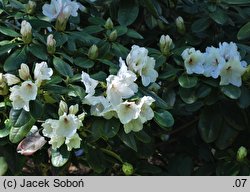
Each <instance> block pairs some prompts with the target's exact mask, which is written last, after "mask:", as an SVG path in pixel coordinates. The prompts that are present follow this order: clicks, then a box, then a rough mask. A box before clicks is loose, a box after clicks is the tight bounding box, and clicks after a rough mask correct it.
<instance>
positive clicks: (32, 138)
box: [17, 131, 47, 156]
mask: <svg viewBox="0 0 250 192" xmlns="http://www.w3.org/2000/svg"><path fill="white" fill-rule="evenodd" d="M46 142H47V141H46V140H45V139H44V137H43V136H41V135H40V134H39V132H38V131H37V132H35V133H33V134H31V135H29V136H28V137H26V138H25V139H23V140H22V141H21V142H20V143H19V144H18V146H17V152H18V153H20V154H21V155H25V156H29V155H32V154H34V153H35V152H36V151H37V150H39V149H41V148H42V147H43V146H44V145H45V143H46Z"/></svg>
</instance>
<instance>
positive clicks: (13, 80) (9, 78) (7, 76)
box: [4, 73, 20, 86]
mask: <svg viewBox="0 0 250 192" xmlns="http://www.w3.org/2000/svg"><path fill="white" fill-rule="evenodd" d="M4 78H5V79H6V81H7V84H8V86H11V85H15V84H17V83H19V82H20V79H19V78H18V77H16V76H15V75H12V74H10V73H6V74H5V75H4Z"/></svg>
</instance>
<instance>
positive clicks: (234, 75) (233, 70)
mask: <svg viewBox="0 0 250 192" xmlns="http://www.w3.org/2000/svg"><path fill="white" fill-rule="evenodd" d="M245 71H246V68H244V67H242V65H241V63H240V61H239V60H235V59H230V60H229V61H228V62H227V63H226V64H225V65H224V67H223V68H222V70H221V73H220V77H221V81H220V85H228V84H232V85H234V86H237V87H240V86H241V84H242V81H241V76H242V75H243V74H244V72H245Z"/></svg>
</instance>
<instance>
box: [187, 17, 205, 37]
mask: <svg viewBox="0 0 250 192" xmlns="http://www.w3.org/2000/svg"><path fill="white" fill-rule="evenodd" d="M208 27H209V21H208V18H206V17H203V18H201V19H198V20H196V21H195V22H194V23H193V24H192V26H191V29H192V31H193V32H195V33H199V32H202V31H204V30H205V29H207V28H208Z"/></svg>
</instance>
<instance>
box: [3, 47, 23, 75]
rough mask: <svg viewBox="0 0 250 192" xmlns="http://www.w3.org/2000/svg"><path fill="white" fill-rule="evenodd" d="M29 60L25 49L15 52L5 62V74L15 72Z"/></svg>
mask: <svg viewBox="0 0 250 192" xmlns="http://www.w3.org/2000/svg"><path fill="white" fill-rule="evenodd" d="M26 60H27V55H26V51H25V48H23V49H18V50H16V51H15V52H13V53H12V54H11V55H10V56H9V57H8V58H7V59H6V60H5V62H4V65H3V69H4V71H5V72H10V71H14V70H17V69H19V68H20V65H21V64H22V63H25V62H26Z"/></svg>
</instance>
